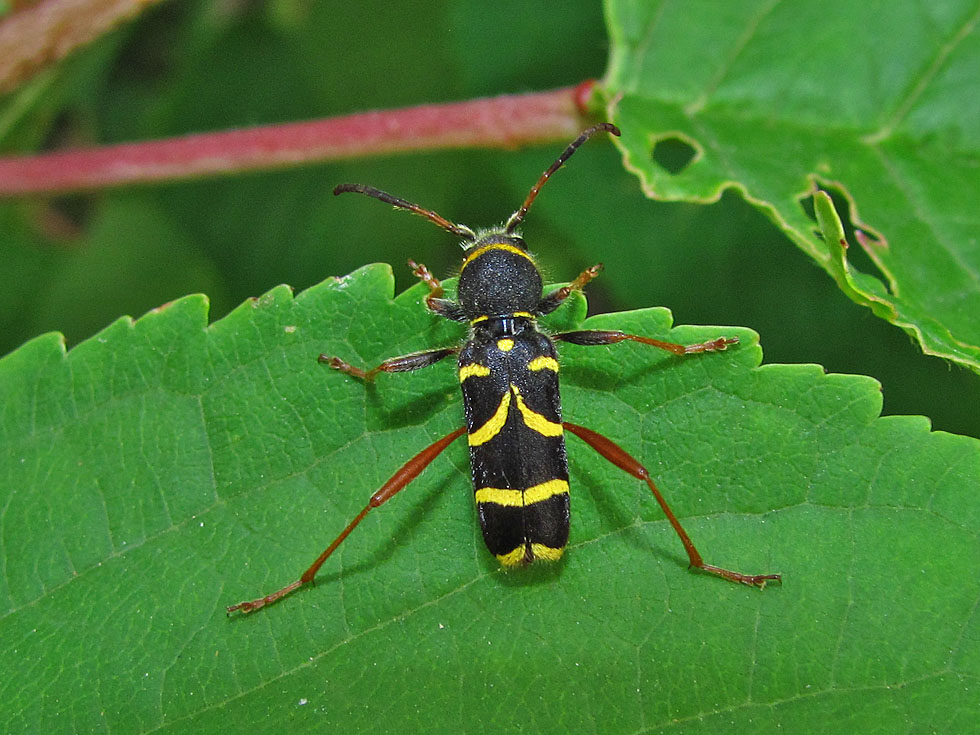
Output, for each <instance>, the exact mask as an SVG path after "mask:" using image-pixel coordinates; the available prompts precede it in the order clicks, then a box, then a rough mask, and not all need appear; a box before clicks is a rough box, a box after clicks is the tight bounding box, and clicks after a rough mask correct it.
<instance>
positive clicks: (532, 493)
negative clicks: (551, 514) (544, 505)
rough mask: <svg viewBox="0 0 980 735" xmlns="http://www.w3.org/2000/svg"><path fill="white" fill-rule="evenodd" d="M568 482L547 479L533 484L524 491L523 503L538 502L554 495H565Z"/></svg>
mask: <svg viewBox="0 0 980 735" xmlns="http://www.w3.org/2000/svg"><path fill="white" fill-rule="evenodd" d="M567 494H568V483H567V482H565V480H548V481H547V482H542V483H541V484H540V485H533V486H532V487H529V488H528V489H527V490H525V491H524V505H531V504H532V503H540V502H542V501H544V500H547V499H548V498H552V497H554V496H555V495H567Z"/></svg>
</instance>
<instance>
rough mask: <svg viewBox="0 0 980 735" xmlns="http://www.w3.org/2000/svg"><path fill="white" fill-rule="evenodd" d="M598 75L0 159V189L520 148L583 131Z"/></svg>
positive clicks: (72, 187)
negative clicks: (513, 91) (545, 87)
mask: <svg viewBox="0 0 980 735" xmlns="http://www.w3.org/2000/svg"><path fill="white" fill-rule="evenodd" d="M593 85H594V83H593V82H591V81H590V82H585V83H583V84H580V85H578V86H576V87H564V88H562V89H556V90H552V91H548V92H536V93H531V94H520V95H503V96H500V97H490V98H485V99H477V100H469V101H465V102H452V103H447V104H439V105H421V106H418V107H407V108H403V109H398V110H382V111H378V112H364V113H358V114H354V115H346V116H342V117H334V118H326V119H322V120H313V121H308V122H298V123H286V124H280V125H266V126H259V127H254V128H248V129H244V130H228V131H223V132H217V133H203V134H198V135H187V136H183V137H179V138H169V139H165V140H156V141H147V142H142V143H124V144H120V145H113V146H106V147H102V148H81V149H76V150H68V151H60V152H55V153H45V154H41V155H37V156H14V157H8V158H0V197H10V196H17V195H24V194H39V193H45V194H52V193H63V192H69V191H84V190H90V189H102V188H106V187H111V186H122V185H126V184H134V183H148V182H155V181H173V180H177V179H187V178H199V177H202V176H213V175H220V174H234V173H240V172H243V171H256V170H263V169H272V168H284V167H290V166H296V165H300V164H309V163H319V162H324V161H337V160H342V159H348V158H357V157H362V156H377V155H386V154H392V153H406V152H415V151H425V150H444V149H450V148H466V147H481V148H515V147H517V146H520V145H527V144H533V143H543V142H551V141H554V140H565V139H568V138H571V137H574V136H575V135H577V134H578V133H579V132H581V129H582V127H583V126H584V125H585V123H586V114H585V105H586V101H587V98H588V95H589V94H590V92H591V90H592V87H593Z"/></svg>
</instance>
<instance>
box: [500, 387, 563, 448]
mask: <svg viewBox="0 0 980 735" xmlns="http://www.w3.org/2000/svg"><path fill="white" fill-rule="evenodd" d="M510 389H511V391H512V392H513V394H514V398H516V399H517V410H518V411H520V412H521V416H523V417H524V423H525V424H527V427H528V428H529V429H531V430H532V431H536V432H538V433H539V434H541V435H542V436H561V435H562V433H563V429H562V426H561V424H557V423H555V422H554V421H550V420H549V419H546V418H545V417H544V416H542V415H541V414H540V413H538V412H536V411H532V410H531V409H530V408H528V407H527V404H526V403H524V398H523V397H521V392H520V391H519V390H518V389H517V386H516V385H514V384H513V383H511V386H510Z"/></svg>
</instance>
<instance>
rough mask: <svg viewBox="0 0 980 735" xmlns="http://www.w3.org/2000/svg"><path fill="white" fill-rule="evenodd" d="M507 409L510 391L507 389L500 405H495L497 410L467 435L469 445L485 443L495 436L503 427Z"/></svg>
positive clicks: (475, 445)
mask: <svg viewBox="0 0 980 735" xmlns="http://www.w3.org/2000/svg"><path fill="white" fill-rule="evenodd" d="M509 409H510V391H507V392H506V393H504V395H503V397H502V398H501V399H500V405H499V406H497V410H496V411H494V412H493V416H491V417H490V418H489V419H487V422H486V423H485V424H484V425H483V426H481V427H480V428H479V429H477V430H476V431H474V432H473V433H471V434H470V435H469V437H467V441H468V442H469V444H470V446H471V447H478V446H480V445H481V444H486V443H487V442H488V441H490V440H491V439H493V438H494V437H495V436H497V434H499V433H500V430H501V429H502V428H504V424H505V423H507V411H508V410H509Z"/></svg>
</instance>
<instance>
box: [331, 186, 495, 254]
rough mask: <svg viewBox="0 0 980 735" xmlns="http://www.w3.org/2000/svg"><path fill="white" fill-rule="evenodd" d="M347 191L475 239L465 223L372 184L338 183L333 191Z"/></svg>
mask: <svg viewBox="0 0 980 735" xmlns="http://www.w3.org/2000/svg"><path fill="white" fill-rule="evenodd" d="M347 192H354V193H355V194H367V195H368V196H369V197H374V198H375V199H380V200H381V201H383V202H385V203H386V204H390V205H391V206H393V207H397V208H399V209H407V210H408V211H409V212H414V213H415V214H420V215H422V216H423V217H425V218H426V219H427V220H429V221H430V222H434V223H435V224H437V225H439V226H440V227H441V228H442V229H444V230H447V231H449V232H451V233H453V234H454V235H456V236H457V237H464V238H466V239H467V240H476V233H475V232H473V230H471V229H470V228H469V227H467V226H466V225H457V224H454V223H452V222H450V221H449V220H448V219H446V218H445V217H443V216H441V215H438V214H436V213H435V212H433V211H432V210H430V209H422V207H420V206H419V205H418V204H412V203H411V202H406V201H405V200H404V199H399V198H398V197H395V196H392V195H391V194H389V193H387V192H384V191H381V190H380V189H375V188H374V187H373V186H365V185H364V184H340V186H337V187H336V188H335V189H334V190H333V193H334V195H337V194H345V193H347Z"/></svg>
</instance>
